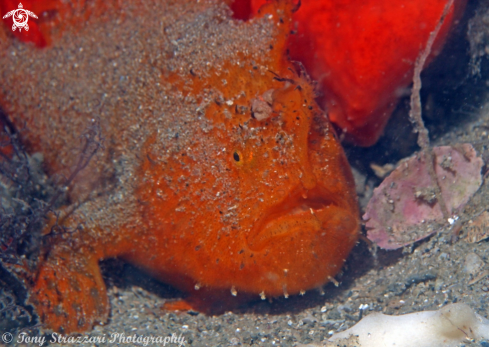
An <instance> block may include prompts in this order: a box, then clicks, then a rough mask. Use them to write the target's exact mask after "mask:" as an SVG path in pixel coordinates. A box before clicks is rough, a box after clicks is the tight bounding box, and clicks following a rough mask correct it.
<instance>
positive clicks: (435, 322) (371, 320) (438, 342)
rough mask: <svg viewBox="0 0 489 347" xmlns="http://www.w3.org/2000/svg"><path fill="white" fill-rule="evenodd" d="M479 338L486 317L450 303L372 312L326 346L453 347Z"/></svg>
mask: <svg viewBox="0 0 489 347" xmlns="http://www.w3.org/2000/svg"><path fill="white" fill-rule="evenodd" d="M479 339H489V320H487V319H485V318H483V317H481V316H479V315H477V314H476V313H474V311H473V310H472V309H471V308H470V307H469V306H468V305H466V304H451V305H447V306H445V307H443V308H442V309H440V310H438V311H424V312H416V313H410V314H405V315H402V316H387V315H384V314H382V313H378V312H376V313H372V314H370V315H368V316H366V317H365V318H363V319H362V320H361V321H360V322H359V323H357V324H356V325H355V326H353V327H351V328H350V329H348V330H345V331H342V332H340V333H338V334H335V335H333V337H331V338H330V339H329V340H328V342H327V343H326V345H325V346H327V347H333V346H345V347H348V346H357V347H388V346H396V347H452V346H453V347H455V346H458V344H459V343H461V342H464V341H465V342H468V340H479ZM309 346H311V347H312V346H313V345H309ZM316 346H317V345H316Z"/></svg>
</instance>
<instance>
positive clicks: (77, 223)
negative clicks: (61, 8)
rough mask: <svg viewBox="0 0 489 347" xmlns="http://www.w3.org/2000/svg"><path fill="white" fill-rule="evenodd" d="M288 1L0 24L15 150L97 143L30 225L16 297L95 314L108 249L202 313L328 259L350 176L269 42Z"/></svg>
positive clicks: (303, 85)
mask: <svg viewBox="0 0 489 347" xmlns="http://www.w3.org/2000/svg"><path fill="white" fill-rule="evenodd" d="M60 3H61V2H60ZM105 3H107V1H106V2H105ZM63 4H66V3H63ZM97 4H98V3H96V4H92V7H97ZM106 5H107V4H106ZM25 7H26V8H27V4H26V5H25ZM292 7H293V6H292V4H290V3H289V2H288V1H277V2H275V3H273V4H270V5H268V7H266V8H265V9H263V11H262V15H261V16H259V17H257V18H255V19H253V20H252V21H249V22H247V23H243V22H240V21H236V20H233V19H232V18H231V13H230V11H229V8H228V6H227V5H226V4H224V3H222V4H219V3H216V2H213V1H209V2H205V1H201V2H195V1H178V2H174V1H156V0H155V1H146V0H145V1H140V2H139V1H131V2H127V3H126V4H124V7H122V8H120V9H119V10H110V11H109V10H107V11H101V13H98V15H96V16H95V15H94V16H90V18H89V19H87V21H86V25H78V26H77V25H73V26H71V24H70V25H66V26H65V27H64V28H63V34H61V35H59V36H56V32H55V33H54V34H53V33H52V32H49V30H48V29H49V27H47V29H46V30H48V32H47V33H48V34H46V32H45V33H43V34H42V35H43V36H44V37H50V38H51V39H50V41H51V43H50V44H49V45H47V47H46V48H43V49H39V48H37V47H36V46H35V45H32V44H26V43H23V42H20V41H19V40H17V39H15V38H14V37H13V35H12V34H11V33H9V30H11V29H10V27H7V26H6V27H5V29H4V32H3V34H2V37H3V39H2V40H1V41H0V61H1V64H0V80H1V83H0V105H1V107H2V108H3V110H4V112H5V114H6V115H7V117H8V121H9V122H10V123H12V124H13V125H14V126H16V128H17V129H18V133H19V135H20V137H21V139H22V141H23V143H24V144H25V146H26V148H27V149H28V150H29V152H30V153H34V152H42V153H43V155H44V165H45V168H46V170H47V171H48V172H49V173H50V174H52V175H56V177H58V179H60V178H61V177H70V175H71V174H72V173H73V172H74V171H73V170H74V169H76V167H77V163H80V158H84V157H87V156H89V155H88V154H87V151H86V148H87V146H88V147H89V146H90V144H92V145H93V144H94V143H96V144H98V145H99V146H100V149H99V150H98V151H97V152H96V153H95V155H94V156H93V157H92V158H91V160H90V161H89V162H88V165H87V166H86V167H85V168H84V169H83V170H82V171H80V172H79V173H78V175H77V176H76V178H75V179H74V183H73V184H72V185H70V186H69V192H68V200H67V203H66V204H65V207H63V208H61V210H60V211H58V214H59V216H58V217H57V218H56V220H57V223H58V224H57V228H56V230H59V229H60V228H59V227H62V229H64V232H59V231H58V232H55V233H54V232H52V231H51V226H52V225H53V223H54V222H55V221H54V220H55V218H53V219H52V222H51V224H50V225H48V226H47V227H46V230H44V233H48V234H49V233H51V235H52V236H51V239H52V240H53V242H50V243H49V245H48V246H46V248H45V249H43V260H42V262H41V265H40V267H39V269H38V271H37V272H36V273H35V276H34V280H33V283H32V287H31V298H30V300H31V302H32V303H33V304H34V305H35V307H36V309H37V312H38V314H39V315H40V317H41V320H42V322H43V323H44V324H45V326H46V327H48V328H50V329H53V330H57V331H64V332H75V331H84V330H87V329H90V328H91V327H92V326H93V324H95V322H99V321H105V320H106V319H107V317H108V310H109V307H108V299H107V295H106V287H105V284H104V281H103V278H102V276H101V273H100V269H99V265H98V262H99V261H100V260H101V259H106V258H110V257H119V258H121V259H124V260H126V261H127V262H130V263H132V264H135V265H137V266H139V267H140V268H141V269H143V270H145V271H147V272H148V273H150V274H151V275H153V276H155V277H156V278H158V279H160V280H161V281H163V282H166V283H169V284H171V285H173V286H175V287H176V288H178V289H180V290H181V291H183V292H184V293H185V294H186V295H187V297H186V302H187V305H188V307H192V308H193V309H195V310H200V311H204V312H209V313H212V312H219V311H222V310H224V309H227V308H229V307H232V306H233V305H235V304H237V303H241V302H244V301H248V300H253V299H259V298H260V297H261V298H262V299H264V298H272V297H277V296H282V295H285V296H288V295H293V294H297V293H301V292H303V291H306V290H309V289H313V288H317V287H320V286H322V285H324V284H325V283H327V282H329V281H330V280H331V279H332V277H333V276H335V275H336V274H337V273H338V272H339V271H340V269H341V267H342V265H343V262H344V261H345V258H346V257H347V256H348V253H349V252H350V250H351V249H352V247H353V246H354V244H355V243H356V241H357V238H358V229H359V218H358V209H357V202H356V195H355V188H354V184H353V179H352V175H351V171H350V167H349V165H348V162H347V159H346V157H345V155H344V153H343V150H342V148H341V146H340V144H339V142H338V140H337V138H336V136H335V133H334V131H333V129H332V127H331V125H330V123H329V122H328V120H327V117H326V115H325V114H324V112H323V111H321V109H320V108H319V107H318V105H317V104H316V102H315V93H314V87H313V84H312V83H311V82H310V81H309V79H308V78H307V76H305V74H304V73H303V71H302V70H301V68H300V66H296V65H294V64H292V63H290V62H289V61H288V60H287V58H286V55H285V54H284V51H285V46H286V40H287V35H288V33H289V31H290V27H289V25H290V16H291V8H292ZM54 8H56V6H54ZM114 8H116V6H115V7H114ZM38 11H40V10H38ZM37 15H38V16H42V13H38V14H37ZM51 16H52V17H53V18H54V17H56V13H53V14H51ZM30 20H32V19H30ZM74 22H76V20H74ZM74 22H73V23H74ZM43 30H44V29H43ZM52 30H54V31H56V30H58V33H59V28H57V27H56V26H55V25H54V26H53V28H52ZM46 35H47V36H46ZM53 38H56V39H53ZM90 153H93V152H90Z"/></svg>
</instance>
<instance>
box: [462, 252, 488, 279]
mask: <svg viewBox="0 0 489 347" xmlns="http://www.w3.org/2000/svg"><path fill="white" fill-rule="evenodd" d="M483 267H484V261H483V260H482V259H481V257H479V256H478V255H477V254H475V253H473V252H472V253H469V254H467V256H466V257H465V263H464V271H465V272H467V273H468V274H469V275H475V274H477V273H478V272H479V271H480V270H481V269H482V268H483Z"/></svg>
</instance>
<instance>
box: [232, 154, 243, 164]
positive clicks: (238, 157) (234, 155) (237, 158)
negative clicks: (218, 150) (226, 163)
mask: <svg viewBox="0 0 489 347" xmlns="http://www.w3.org/2000/svg"><path fill="white" fill-rule="evenodd" d="M233 158H234V161H235V162H237V163H239V162H240V160H241V157H240V155H239V153H238V152H237V151H235V152H234V153H233Z"/></svg>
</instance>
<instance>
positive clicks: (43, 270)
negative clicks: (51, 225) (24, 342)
mask: <svg viewBox="0 0 489 347" xmlns="http://www.w3.org/2000/svg"><path fill="white" fill-rule="evenodd" d="M31 293H32V294H31V297H30V302H31V303H32V304H34V306H35V307H36V310H37V313H38V314H39V316H40V318H41V321H42V322H43V323H44V324H45V327H46V328H49V329H52V330H54V331H59V332H63V333H73V332H81V331H86V330H88V329H90V328H91V327H92V326H93V325H94V324H95V323H96V322H105V321H106V320H107V317H108V313H109V302H108V298H107V293H106V287H105V284H104V281H103V279H102V275H101V273H100V268H99V265H98V259H97V258H96V257H89V256H85V255H84V254H83V255H82V254H79V253H76V252H73V250H70V249H68V248H64V247H57V248H56V249H54V250H53V251H52V252H51V253H50V255H49V256H48V259H47V260H46V261H45V262H44V263H43V264H42V265H41V266H40V269H39V272H38V275H37V278H36V281H35V284H34V287H33V288H32V291H31Z"/></svg>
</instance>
